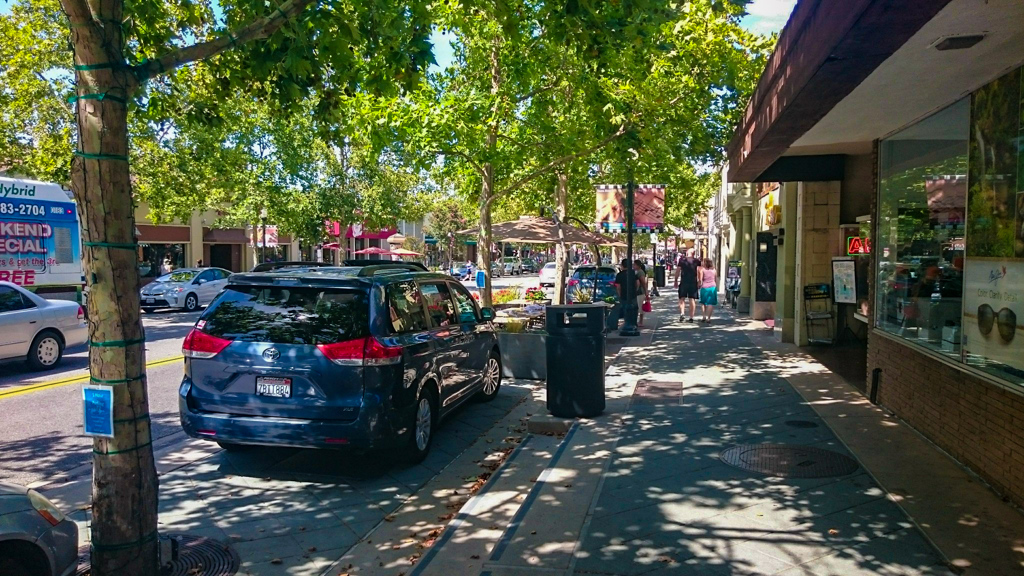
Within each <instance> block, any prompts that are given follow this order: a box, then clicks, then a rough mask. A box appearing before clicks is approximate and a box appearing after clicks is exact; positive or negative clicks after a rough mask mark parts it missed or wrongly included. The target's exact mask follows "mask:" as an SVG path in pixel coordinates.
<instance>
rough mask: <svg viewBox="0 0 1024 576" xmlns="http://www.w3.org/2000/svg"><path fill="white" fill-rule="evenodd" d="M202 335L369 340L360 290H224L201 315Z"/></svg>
mask: <svg viewBox="0 0 1024 576" xmlns="http://www.w3.org/2000/svg"><path fill="white" fill-rule="evenodd" d="M201 320H204V321H205V325H204V326H203V332H206V333H207V334H211V335H213V336H217V337H220V338H227V339H231V340H241V341H245V342H270V343H273V344H306V345H315V344H333V343H335V342H342V341H345V340H352V339H355V338H364V337H366V336H368V335H369V334H370V306H369V300H368V296H367V294H366V293H365V292H363V291H360V290H338V289H323V288H307V287H290V286H289V287H284V286H228V287H227V288H226V289H225V290H224V292H222V293H221V294H220V296H218V297H217V299H216V300H214V302H213V304H211V305H210V307H209V309H207V311H206V312H205V313H204V314H203V316H202V318H201Z"/></svg>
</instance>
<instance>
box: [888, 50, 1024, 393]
mask: <svg viewBox="0 0 1024 576" xmlns="http://www.w3.org/2000/svg"><path fill="white" fill-rule="evenodd" d="M1022 76H1024V74H1022V71H1021V69H1018V70H1016V71H1014V72H1012V73H1010V74H1007V75H1006V76H1003V77H1002V78H1000V79H998V80H996V81H994V82H992V83H990V84H988V85H986V86H984V87H983V88H981V89H979V90H978V91H976V92H975V93H974V94H972V95H971V97H970V98H967V99H964V100H962V101H960V102H958V103H957V104H954V105H953V106H951V107H949V108H947V109H946V110H943V111H942V112H939V113H937V114H935V115H934V116H931V117H930V118H928V119H926V120H924V121H922V122H920V123H918V124H916V125H914V126H912V127H910V128H907V129H906V130H903V131H902V132H900V133H899V134H896V135H895V136H893V137H891V138H888V139H886V140H883V141H882V142H881V143H880V145H879V178H880V181H879V197H878V238H877V239H876V240H875V242H874V246H872V252H873V253H874V254H875V257H876V260H877V262H878V274H877V285H876V291H875V298H876V300H875V304H876V308H875V310H876V313H875V323H876V325H877V327H878V328H879V329H881V330H884V331H886V332H890V333H892V334H896V335H898V336H900V337H903V338H906V339H908V340H911V341H913V342H914V343H916V344H919V345H922V346H926V347H928V348H931V349H933V350H936V351H939V352H942V353H944V354H947V355H949V356H951V357H954V358H956V359H957V360H960V361H962V362H965V363H967V364H968V365H971V366H973V367H975V368H977V369H980V370H983V371H985V372H988V373H990V374H992V375H993V376H996V377H997V378H999V379H1002V380H1005V381H1008V382H1013V383H1017V384H1024V335H1022V336H1017V332H1020V331H1022V330H1024V77H1022Z"/></svg>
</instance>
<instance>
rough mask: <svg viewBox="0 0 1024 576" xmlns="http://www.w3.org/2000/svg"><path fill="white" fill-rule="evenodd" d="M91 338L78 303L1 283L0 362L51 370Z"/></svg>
mask: <svg viewBox="0 0 1024 576" xmlns="http://www.w3.org/2000/svg"><path fill="white" fill-rule="evenodd" d="M88 337H89V328H88V326H87V325H86V323H85V310H83V309H82V307H81V306H80V305H79V304H78V303H77V302H71V301H69V300H47V299H46V298H43V297H42V296H38V295H36V294H33V293H32V292H29V291H28V290H25V289H24V288H22V287H21V286H18V285H17V284H13V283H11V282H0V360H2V361H6V360H25V361H26V362H28V365H29V366H30V367H31V368H32V369H33V370H49V369H50V368H53V367H54V366H56V365H57V363H58V362H60V359H61V358H62V357H63V356H64V350H65V349H66V348H67V347H68V346H78V345H80V344H85V341H86V340H87V339H88ZM0 574H3V572H0Z"/></svg>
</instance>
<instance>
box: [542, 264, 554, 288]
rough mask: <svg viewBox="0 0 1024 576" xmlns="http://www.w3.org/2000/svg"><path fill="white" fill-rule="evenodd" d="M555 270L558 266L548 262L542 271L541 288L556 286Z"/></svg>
mask: <svg viewBox="0 0 1024 576" xmlns="http://www.w3.org/2000/svg"><path fill="white" fill-rule="evenodd" d="M555 269H556V264H555V263H554V262H548V263H547V264H545V265H544V267H543V268H541V269H540V285H541V286H554V285H555Z"/></svg>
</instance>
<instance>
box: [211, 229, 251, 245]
mask: <svg viewBox="0 0 1024 576" xmlns="http://www.w3.org/2000/svg"><path fill="white" fill-rule="evenodd" d="M203 242H206V243H207V244H248V243H249V236H248V235H246V233H245V230H244V229H242V228H203Z"/></svg>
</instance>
